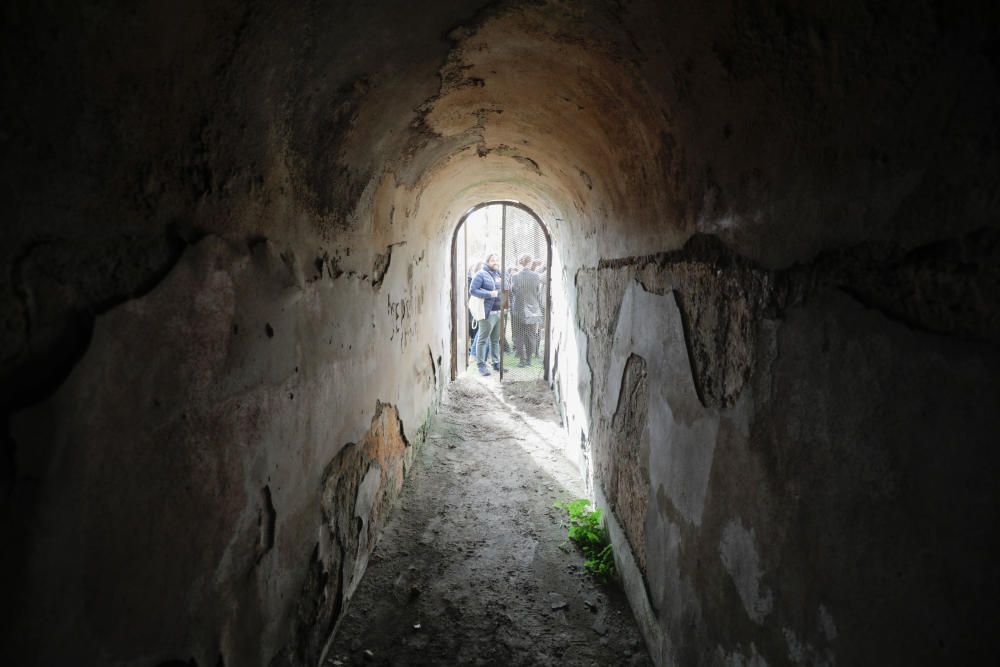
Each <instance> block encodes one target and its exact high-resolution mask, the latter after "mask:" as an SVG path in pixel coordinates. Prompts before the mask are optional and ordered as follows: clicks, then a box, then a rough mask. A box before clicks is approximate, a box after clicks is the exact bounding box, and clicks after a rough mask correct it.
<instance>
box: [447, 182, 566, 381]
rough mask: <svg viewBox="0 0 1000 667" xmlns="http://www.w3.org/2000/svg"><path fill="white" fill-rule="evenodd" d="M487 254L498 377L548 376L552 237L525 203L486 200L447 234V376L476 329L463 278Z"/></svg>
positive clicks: (467, 360)
mask: <svg viewBox="0 0 1000 667" xmlns="http://www.w3.org/2000/svg"><path fill="white" fill-rule="evenodd" d="M490 253H493V254H496V255H498V256H499V258H500V274H501V276H502V284H503V293H504V298H503V299H502V310H501V319H500V321H501V323H502V324H501V327H502V328H501V336H500V350H502V353H500V354H498V357H499V360H500V368H499V379H500V381H501V382H518V381H532V380H545V381H546V382H548V380H549V368H550V343H551V329H552V327H551V312H552V288H551V285H552V281H551V272H552V238H551V236H550V235H549V232H548V229H546V228H545V225H544V224H543V223H542V221H541V219H540V218H539V217H538V216H537V215H536V214H535V212H534V211H532V210H531V209H530V208H528V207H527V206H525V205H523V204H520V203H518V202H513V201H492V202H485V203H483V204H479V205H478V206H475V207H473V208H471V209H469V210H468V211H466V213H465V214H464V215H463V216H462V218H461V220H459V222H458V225H457V226H456V227H455V232H454V234H453V236H452V244H451V257H452V276H453V280H452V298H451V325H452V326H451V331H452V337H451V361H452V364H451V379H452V380H454V379H455V378H456V377H458V374H459V373H463V372H467V371H468V370H469V367H470V364H471V365H473V366H474V365H475V364H474V362H473V361H472V359H471V355H470V352H471V350H470V346H471V344H472V342H473V339H474V337H475V334H476V331H475V329H474V328H473V327H472V322H471V319H472V318H471V316H470V313H469V309H468V299H469V283H470V282H471V279H472V276H473V275H474V273H475V270H477V265H479V264H481V263H482V262H483V260H484V259H485V258H486V256H487V255H488V254H490Z"/></svg>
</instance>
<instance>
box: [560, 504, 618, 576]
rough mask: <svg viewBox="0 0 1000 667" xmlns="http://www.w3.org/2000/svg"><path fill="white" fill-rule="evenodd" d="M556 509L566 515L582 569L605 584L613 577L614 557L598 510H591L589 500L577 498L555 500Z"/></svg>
mask: <svg viewBox="0 0 1000 667" xmlns="http://www.w3.org/2000/svg"><path fill="white" fill-rule="evenodd" d="M555 507H556V508H557V509H561V510H564V511H565V512H566V514H567V515H568V516H569V529H568V531H567V533H568V535H569V539H570V541H571V542H573V544H575V545H576V546H577V547H579V548H580V551H582V552H583V555H584V558H585V560H584V561H583V567H584V569H585V570H586V571H587V572H588V573H590V574H591V575H593V576H594V578H595V579H597V580H598V581H600V582H601V583H608V582H609V581H611V580H612V579H613V578H614V576H615V559H614V555H613V554H612V552H611V541H610V540H609V539H608V529H607V528H605V527H604V524H603V523H602V522H601V510H599V509H597V508H596V507H595V508H594V509H593V510H591V509H588V508H589V507H590V501H589V500H587V499H586V498H577V499H576V500H572V501H570V502H566V503H556V504H555Z"/></svg>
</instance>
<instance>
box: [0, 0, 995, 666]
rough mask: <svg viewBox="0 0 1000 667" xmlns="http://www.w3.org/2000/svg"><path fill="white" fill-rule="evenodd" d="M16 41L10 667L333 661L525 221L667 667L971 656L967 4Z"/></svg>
mask: <svg viewBox="0 0 1000 667" xmlns="http://www.w3.org/2000/svg"><path fill="white" fill-rule="evenodd" d="M0 12H2V13H3V14H2V21H0V24H2V25H3V26H4V28H3V30H4V39H3V40H0V59H2V63H3V66H4V72H5V77H4V79H3V82H2V86H3V87H2V92H3V97H4V99H5V100H13V101H14V102H13V103H11V104H10V105H9V107H8V109H7V111H6V113H5V115H4V129H3V132H2V134H0V141H2V144H3V148H4V150H3V151H2V154H3V157H2V162H0V168H2V171H0V182H2V183H3V184H4V186H3V187H4V188H6V189H5V193H6V195H5V196H4V197H2V198H0V217H2V219H3V220H4V221H5V223H4V225H3V227H2V228H0V264H2V266H3V269H4V270H3V271H0V308H2V311H3V312H2V314H3V318H2V322H3V327H2V328H0V343H2V344H0V406H2V415H3V420H4V424H5V426H6V428H5V429H4V433H3V446H4V452H5V456H3V457H0V482H2V492H3V493H2V495H3V498H4V506H3V526H2V530H3V532H4V535H5V536H8V537H9V538H10V542H11V543H12V544H14V545H16V546H15V548H12V549H4V550H3V552H2V558H3V559H4V561H3V563H2V564H0V565H2V567H0V570H2V572H3V573H4V576H5V577H6V578H5V580H4V582H3V584H4V587H5V590H8V591H11V595H10V597H11V599H12V600H14V603H13V604H10V605H6V606H5V607H4V610H3V613H4V614H5V617H4V618H3V619H2V620H3V623H2V627H3V632H4V634H3V636H2V640H3V646H4V647H5V648H7V647H10V648H9V649H8V650H7V651H5V653H6V654H8V655H10V656H13V658H12V659H15V661H20V662H31V661H32V660H34V659H35V657H36V656H41V657H44V658H46V659H47V660H49V661H51V662H55V663H60V662H70V661H76V662H87V661H90V662H106V663H113V664H149V663H150V662H156V661H160V660H163V661H166V660H175V659H176V660H182V661H187V660H190V659H195V660H196V661H197V663H198V664H201V665H204V664H216V663H217V660H218V658H219V657H220V656H221V657H223V658H224V659H225V661H226V662H227V664H259V663H264V662H269V661H271V660H272V659H276V664H280V663H281V661H286V662H293V663H297V662H314V658H316V657H317V656H319V655H321V654H322V650H323V643H324V634H325V632H326V630H327V629H328V628H329V627H331V624H332V623H335V618H336V615H337V613H338V609H339V608H340V607H338V605H340V604H342V602H343V598H344V596H345V595H346V593H347V592H348V591H349V590H350V589H351V586H352V584H353V582H354V580H355V579H356V573H357V571H358V570H357V567H356V566H357V564H358V563H363V562H364V557H365V550H366V549H369V548H370V547H371V545H372V543H373V542H372V537H373V535H374V531H375V530H376V529H375V528H373V527H375V526H377V525H378V523H379V521H380V518H381V517H382V516H384V511H385V509H386V508H387V507H388V506H389V505H391V500H392V496H393V493H394V489H396V488H397V485H398V482H399V466H400V464H402V465H403V467H404V469H405V461H406V460H407V459H408V458H409V456H410V455H411V454H410V453H408V452H412V446H414V445H415V444H416V443H418V442H419V439H420V425H421V424H422V423H423V420H424V419H425V417H426V415H427V413H428V410H430V409H432V408H433V405H434V401H435V400H436V396H437V395H438V392H439V391H440V388H441V382H442V378H444V377H447V376H448V375H447V372H448V370H449V369H447V368H444V369H442V368H441V366H442V361H441V359H448V358H449V355H448V354H447V341H448V339H449V337H448V336H449V335H448V327H449V326H450V324H449V304H448V299H449V296H448V287H447V285H448V284H449V280H450V276H448V275H447V269H446V267H447V266H448V264H449V258H448V256H447V252H448V247H449V241H450V234H451V231H452V229H453V228H454V225H455V224H456V223H457V221H458V219H459V218H460V216H461V214H462V213H464V212H465V211H466V210H468V209H469V208H470V207H471V206H474V205H476V204H478V203H481V202H483V201H490V200H503V199H513V200H517V201H520V202H523V203H525V204H526V205H528V206H530V207H531V208H532V209H533V210H535V211H536V212H537V213H538V214H539V215H540V216H541V217H542V219H543V220H544V221H545V222H546V224H547V225H548V226H549V229H550V231H551V232H552V235H553V241H554V244H555V246H556V249H557V253H558V255H557V263H556V265H555V266H554V271H553V273H554V277H555V280H554V285H553V290H554V295H556V297H557V298H556V301H555V303H554V307H553V313H554V318H553V321H554V332H553V349H554V350H557V352H556V354H555V355H554V361H553V364H554V365H553V377H554V381H555V385H556V388H557V391H558V395H559V399H560V402H561V405H562V409H563V411H564V416H565V424H566V427H567V429H568V432H569V434H570V436H571V441H572V443H573V445H571V449H572V451H571V452H570V453H571V455H572V457H573V458H574V460H576V461H577V462H578V464H579V466H580V468H581V470H582V471H583V472H584V473H585V474H586V475H587V476H588V479H589V480H590V483H591V485H592V487H591V488H592V489H593V491H594V495H595V496H598V497H601V496H603V497H605V498H606V500H607V502H608V504H609V506H610V507H611V508H612V510H613V517H612V518H613V519H614V525H615V526H616V529H615V534H616V535H617V538H616V540H617V545H618V547H619V550H620V553H621V554H622V557H623V558H626V557H628V558H631V559H632V560H633V561H634V567H630V568H624V567H623V569H627V570H628V571H630V572H632V573H633V574H632V575H630V577H631V578H630V579H629V581H628V582H627V584H628V588H629V590H630V591H631V592H632V596H633V601H634V602H635V604H636V608H637V609H638V610H639V611H640V614H641V615H642V617H643V619H645V620H644V621H643V622H644V623H645V625H646V627H647V630H648V636H647V639H648V642H649V644H650V645H651V646H652V647H655V650H654V655H655V656H657V657H658V659H660V660H661V664H669V663H670V662H673V661H676V662H678V663H682V664H696V663H709V664H711V663H712V662H722V663H729V664H732V663H737V664H739V663H741V662H749V663H751V664H761V663H762V662H765V661H766V662H767V663H768V664H780V663H783V662H799V663H804V664H810V663H811V664H821V663H823V662H832V661H833V660H836V661H837V662H840V663H841V664H852V663H859V664H869V663H872V662H876V663H887V664H891V663H894V662H907V661H908V662H911V663H912V662H921V661H922V660H921V658H925V657H926V656H932V657H933V659H935V660H938V659H939V661H942V662H956V661H957V662H963V661H964V662H973V663H974V662H977V661H980V659H981V658H982V657H983V656H984V655H987V654H988V653H989V650H988V649H989V647H988V645H987V643H986V642H987V640H986V639H984V638H985V637H988V636H989V630H990V629H989V628H986V627H985V626H984V625H983V624H984V622H985V621H984V620H983V619H987V618H989V617H990V614H989V612H988V609H987V608H986V606H985V603H983V602H982V601H983V600H986V599H992V598H995V597H996V592H997V591H996V589H997V586H996V584H997V579H996V569H995V567H992V566H991V563H990V562H988V561H987V560H986V556H985V555H984V554H987V553H988V552H989V550H988V549H987V547H986V542H987V538H988V535H989V530H988V529H987V528H985V527H988V526H991V525H992V524H995V523H996V520H995V519H996V500H995V497H994V494H993V493H992V486H991V485H989V484H988V480H990V479H993V478H995V472H996V470H995V468H996V460H997V457H996V455H995V454H994V453H993V452H992V451H990V449H989V448H988V447H987V442H988V440H989V438H990V437H992V434H995V433H996V426H997V424H996V422H995V417H993V416H991V410H992V408H993V406H995V405H997V403H998V402H997V400H996V398H997V396H996V387H995V384H996V383H995V380H994V378H995V377H996V370H997V369H996V345H997V343H998V340H1000V333H998V332H1000V318H998V316H997V313H998V312H1000V308H998V298H997V295H998V293H1000V291H998V288H997V285H998V284H1000V283H998V280H997V274H996V271H997V269H996V267H997V266H1000V261H998V254H997V253H998V248H1000V244H998V243H997V240H996V220H997V213H998V206H1000V204H998V200H997V197H996V194H995V193H996V192H997V187H998V184H1000V160H998V155H1000V151H998V150H997V148H998V145H1000V144H998V134H997V127H1000V124H998V123H997V122H996V118H997V100H998V99H1000V94H998V80H1000V79H998V78H997V71H998V67H1000V65H998V63H1000V59H998V57H997V47H996V45H997V44H998V43H1000V41H998V35H997V26H1000V21H997V20H996V8H995V7H993V6H992V5H991V4H990V3H987V2H973V3H970V4H969V5H968V6H967V7H965V8H964V10H963V11H952V10H950V9H949V8H945V7H943V6H941V5H940V4H939V3H934V2H921V1H917V2H908V3H900V4H892V3H889V4H886V3H884V2H874V1H867V0H851V1H848V2H840V3H836V4H835V5H830V4H823V3H780V2H779V3H770V4H768V3H765V4H760V3H742V2H737V3H684V2H677V3H662V2H645V1H643V0H636V1H635V2H627V3H617V2H604V1H602V0H587V1H583V2H573V3H566V2H559V1H556V0H552V1H545V2H516V1H511V2H499V3H485V2H479V1H476V0H469V1H468V2H447V3H445V2H433V3H419V4H417V3H406V2H379V3H342V2H338V3H310V2H298V1H292V0H290V1H288V2H281V3H270V4H255V3H243V2H220V3H212V4H211V6H208V5H205V4H204V3H198V2H180V3H178V2H162V1H160V0H148V1H146V2H139V3H133V4H132V5H130V6H129V7H118V6H112V5H106V4H100V3H80V4H77V5H74V6H72V7H71V6H64V5H63V4H58V3H57V4H44V3H19V2H10V3H5V4H4V5H3V7H2V9H0ZM559 295H561V296H562V298H563V300H562V301H559ZM623 304H624V305H623ZM623 313H624V315H623ZM678 327H680V328H679V329H678ZM650 329H655V330H656V331H657V332H658V333H657V336H658V338H657V336H649V335H647V330H650ZM656 340H659V341H660V342H661V343H662V345H660V346H656V345H655V344H654V343H655V342H656ZM668 341H669V344H668ZM681 341H683V345H682V344H681ZM444 363H445V364H447V362H444ZM685 368H687V369H688V370H687V373H685V372H684V369H685ZM296 369H297V370H296ZM623 379H624V381H623ZM692 392H693V394H692ZM612 397H614V400H612ZM622 397H625V398H624V399H623V398H622ZM404 439H405V440H404ZM612 441H614V446H611V445H612ZM349 443H354V444H353V445H349ZM407 443H409V444H407ZM577 443H578V444H579V448H577ZM941 452H946V453H947V456H946V458H945V459H944V460H942V458H941ZM373 471H376V472H373ZM706 476H707V478H706ZM365 515H367V519H366V516H365ZM358 520H360V528H359V527H358V525H359V524H358ZM928 536H935V537H934V538H930V537H928ZM938 536H939V537H938ZM628 547H631V549H629V548H628ZM630 552H631V553H630ZM623 563H624V561H623ZM639 575H641V576H639ZM984 592H985V593H984ZM640 593H641V595H640ZM893 619H895V620H893ZM880 638H881V640H880ZM921 651H923V653H921ZM994 653H995V651H994ZM25 656H27V657H25ZM29 658H30V659H29Z"/></svg>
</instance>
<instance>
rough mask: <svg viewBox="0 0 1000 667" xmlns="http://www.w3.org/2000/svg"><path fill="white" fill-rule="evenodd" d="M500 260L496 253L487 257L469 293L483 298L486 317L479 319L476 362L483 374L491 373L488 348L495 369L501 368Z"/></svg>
mask: <svg viewBox="0 0 1000 667" xmlns="http://www.w3.org/2000/svg"><path fill="white" fill-rule="evenodd" d="M500 290H501V282H500V262H499V261H498V260H497V256H496V255H489V256H488V257H487V258H486V265H485V266H484V267H483V268H482V270H480V271H479V273H477V274H476V275H475V276H474V277H473V278H472V283H471V284H470V285H469V294H470V295H471V296H478V297H479V298H480V299H482V300H483V312H485V313H486V319H483V320H479V335H478V337H477V340H478V346H477V349H476V362H477V363H478V366H479V372H480V373H481V374H482V375H490V369H489V367H488V366H487V365H486V349H487V347H489V351H490V356H492V357H493V370H496V371H498V370H500Z"/></svg>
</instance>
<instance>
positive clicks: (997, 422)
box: [577, 230, 1000, 664]
mask: <svg viewBox="0 0 1000 667" xmlns="http://www.w3.org/2000/svg"><path fill="white" fill-rule="evenodd" d="M984 234H985V235H987V236H989V235H992V234H993V232H990V231H985V230H984V231H982V232H976V233H975V234H973V235H972V236H971V237H961V238H958V239H953V240H951V241H947V242H942V243H937V244H933V245H928V246H925V247H922V248H918V249H915V250H912V251H905V252H904V251H901V250H895V249H892V248H886V247H885V246H859V247H858V248H855V249H854V250H852V251H849V252H840V253H835V254H830V255H825V256H821V257H819V258H817V260H816V261H815V262H814V263H812V264H810V265H801V266H796V267H792V268H791V269H788V270H786V271H779V272H769V271H765V270H762V269H760V268H759V267H757V266H755V265H753V264H752V263H750V262H747V261H746V260H744V259H742V258H740V257H738V256H735V255H733V254H732V253H730V252H729V251H728V250H726V249H725V248H724V247H723V246H721V245H720V244H718V243H717V242H715V241H713V240H711V239H701V238H695V239H692V241H691V242H689V244H688V245H687V246H686V247H685V248H684V249H683V250H681V251H677V252H673V253H664V254H661V255H654V256H649V257H637V258H631V259H625V260H619V261H615V262H608V263H606V264H603V265H602V266H600V267H598V268H595V269H586V270H582V271H581V272H579V273H578V275H577V282H578V295H579V296H578V299H579V302H578V312H579V313H580V319H581V327H582V328H583V330H584V331H585V332H586V333H587V335H588V340H589V345H588V348H587V351H588V358H589V360H590V367H591V369H592V370H593V372H594V387H595V391H594V394H593V395H594V401H595V405H594V407H595V410H594V413H593V418H594V422H593V427H592V430H591V436H592V437H591V441H592V445H593V457H594V461H595V470H596V477H597V480H598V483H599V484H600V487H601V490H602V491H603V493H604V495H605V496H606V498H607V503H608V505H609V506H610V508H611V509H612V510H613V512H614V515H615V518H616V519H617V521H618V523H620V524H621V526H622V535H621V540H624V542H625V543H619V544H616V548H624V549H627V548H629V547H630V546H631V551H632V553H633V554H634V555H635V556H636V560H637V562H638V563H639V565H640V567H639V572H637V573H636V576H637V577H639V576H641V578H642V580H643V581H642V582H631V586H630V587H631V589H632V591H633V595H643V596H645V597H646V598H647V600H648V609H649V612H648V615H647V617H646V618H645V619H640V622H641V623H643V624H644V625H645V626H646V627H647V628H648V629H649V632H647V641H649V643H650V644H651V646H652V647H656V646H658V648H655V649H654V653H658V654H659V655H660V656H662V659H663V660H664V661H665V664H672V663H674V662H676V663H679V664H702V663H705V662H711V661H714V660H721V661H726V660H741V661H742V660H757V659H762V660H765V661H767V662H768V663H770V664H776V663H781V662H784V661H786V660H789V659H790V660H791V661H792V662H794V663H796V664H810V663H812V664H833V663H834V661H836V662H838V663H840V662H843V663H845V664H867V663H869V662H875V663H878V664H899V663H909V664H917V663H922V662H926V661H928V657H929V656H931V657H932V659H931V662H935V663H941V664H979V663H983V662H985V661H988V658H989V656H990V655H991V654H992V647H991V646H990V642H989V640H988V638H989V637H990V636H991V635H990V629H989V627H988V622H987V621H986V620H985V619H987V618H988V617H989V612H988V609H987V608H986V607H987V606H988V603H987V602H986V600H988V599H992V597H993V596H992V595H990V596H986V597H984V596H983V595H982V592H983V590H984V589H985V590H990V591H992V592H996V587H997V580H996V579H995V578H991V575H990V574H989V573H990V572H993V571H994V570H995V568H994V567H993V565H992V562H991V560H990V553H991V549H990V545H989V539H988V536H987V534H986V533H985V532H983V531H982V530H981V526H982V525H992V524H993V523H995V521H996V519H997V506H996V502H995V498H994V497H993V495H994V494H993V489H994V486H995V485H994V479H995V476H996V474H997V472H998V456H997V453H996V451H995V448H994V447H992V444H991V443H992V441H993V440H994V439H995V438H994V435H995V433H997V432H998V429H1000V415H998V414H997V412H996V410H995V406H996V405H1000V388H998V386H997V384H996V382H995V378H996V377H998V375H997V373H998V372H1000V352H998V351H997V346H996V345H997V343H998V342H1000V336H998V335H997V334H998V329H997V328H996V321H997V320H996V315H995V314H996V313H997V312H1000V303H998V299H1000V293H998V292H997V290H996V289H995V285H996V284H997V281H996V273H997V269H996V267H997V266H1000V261H998V260H1000V257H997V256H996V255H995V251H990V250H989V249H990V248H996V247H997V245H996V244H995V243H985V242H984V239H983V235H984ZM960 249H964V250H960ZM990 252H994V254H992V255H991V254H990ZM887 257H889V258H892V261H886V258H887ZM959 258H961V260H959ZM959 261H960V264H958V262H959ZM959 267H961V270H959ZM882 303H885V304H887V305H886V307H885V308H881V307H880V306H879V304H882ZM946 304H947V305H948V307H944V306H945V305H946ZM985 304H992V305H990V306H988V307H984V305H985ZM873 305H874V306H876V307H872V306H873ZM633 606H635V604H634V605H633ZM642 606H643V605H639V607H640V608H641V607H642ZM915 627H928V628H933V630H932V631H929V632H927V633H925V634H923V635H921V636H919V637H918V636H914V635H913V633H912V629H913V628H915ZM678 628H684V630H683V632H680V631H679V630H677V629H678Z"/></svg>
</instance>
